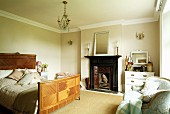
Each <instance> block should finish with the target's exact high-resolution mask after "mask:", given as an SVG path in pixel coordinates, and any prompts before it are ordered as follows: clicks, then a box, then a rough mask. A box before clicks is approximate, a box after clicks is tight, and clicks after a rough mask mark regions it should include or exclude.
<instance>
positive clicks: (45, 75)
mask: <svg viewBox="0 0 170 114" xmlns="http://www.w3.org/2000/svg"><path fill="white" fill-rule="evenodd" d="M40 76H41V77H43V78H44V79H47V80H48V72H40Z"/></svg>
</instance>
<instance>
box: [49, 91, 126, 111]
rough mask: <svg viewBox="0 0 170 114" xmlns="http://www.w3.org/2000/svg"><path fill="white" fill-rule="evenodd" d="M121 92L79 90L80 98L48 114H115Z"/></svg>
mask: <svg viewBox="0 0 170 114" xmlns="http://www.w3.org/2000/svg"><path fill="white" fill-rule="evenodd" d="M122 100H123V96H122V94H113V93H104V92H96V91H95V92H94V91H81V93H80V100H74V101H73V102H72V103H70V104H68V105H66V106H64V107H62V108H60V109H58V110H56V111H54V112H52V113H50V114H115V113H116V109H117V107H118V105H119V104H120V102H121V101H122Z"/></svg>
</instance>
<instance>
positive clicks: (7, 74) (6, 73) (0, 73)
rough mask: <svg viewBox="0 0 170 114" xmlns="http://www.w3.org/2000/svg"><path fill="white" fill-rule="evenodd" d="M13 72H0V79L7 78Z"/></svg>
mask: <svg viewBox="0 0 170 114" xmlns="http://www.w3.org/2000/svg"><path fill="white" fill-rule="evenodd" d="M12 72H13V70H0V79H1V78H5V77H7V76H9V75H10V74H11V73H12Z"/></svg>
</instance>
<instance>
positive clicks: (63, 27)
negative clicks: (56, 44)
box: [58, 1, 71, 30]
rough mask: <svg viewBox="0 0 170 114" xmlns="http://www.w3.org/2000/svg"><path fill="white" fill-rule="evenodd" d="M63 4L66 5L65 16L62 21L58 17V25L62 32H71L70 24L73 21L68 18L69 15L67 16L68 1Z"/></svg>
mask: <svg viewBox="0 0 170 114" xmlns="http://www.w3.org/2000/svg"><path fill="white" fill-rule="evenodd" d="M63 4H64V14H63V16H62V18H61V20H60V18H59V17H58V25H59V27H60V29H61V30H69V22H70V21H71V20H70V19H69V18H68V15H67V14H66V4H67V1H63Z"/></svg>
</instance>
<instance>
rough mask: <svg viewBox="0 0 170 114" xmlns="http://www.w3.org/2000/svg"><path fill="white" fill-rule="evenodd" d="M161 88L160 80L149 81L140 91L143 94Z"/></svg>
mask: <svg viewBox="0 0 170 114" xmlns="http://www.w3.org/2000/svg"><path fill="white" fill-rule="evenodd" d="M158 88H159V82H154V81H147V82H146V83H145V85H144V88H143V89H142V90H141V91H140V92H141V93H142V94H145V93H146V92H148V91H154V90H157V89H158Z"/></svg>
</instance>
